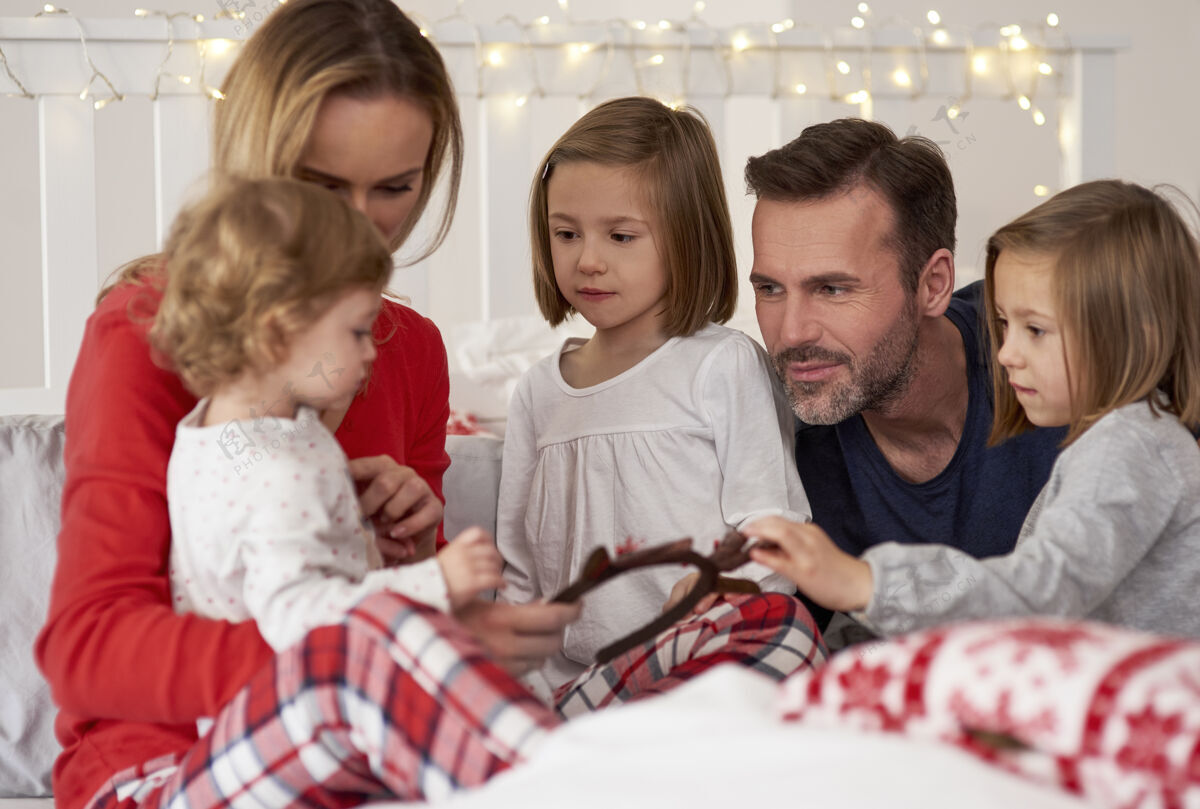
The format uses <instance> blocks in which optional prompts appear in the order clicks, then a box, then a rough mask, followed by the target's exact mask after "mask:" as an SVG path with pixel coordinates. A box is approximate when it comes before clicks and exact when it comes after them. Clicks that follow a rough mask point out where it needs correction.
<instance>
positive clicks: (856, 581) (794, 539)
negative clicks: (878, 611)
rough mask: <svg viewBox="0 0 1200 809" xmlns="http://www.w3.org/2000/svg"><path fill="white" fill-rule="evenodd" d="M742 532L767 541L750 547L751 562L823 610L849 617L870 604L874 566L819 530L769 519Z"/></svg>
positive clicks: (782, 520) (781, 520) (779, 518)
mask: <svg viewBox="0 0 1200 809" xmlns="http://www.w3.org/2000/svg"><path fill="white" fill-rule="evenodd" d="M742 533H744V534H746V535H747V536H750V537H756V538H758V539H760V540H767V541H768V542H767V543H759V544H756V545H754V546H751V549H750V558H751V559H752V560H754V561H755V562H758V563H759V564H761V565H765V566H767V567H769V568H771V570H774V571H775V572H776V573H781V574H783V575H784V576H787V577H788V578H789V579H791V580H792V581H793V582H795V583H796V586H797V587H799V588H800V589H801V590H802V591H803V592H804V593H805V594H806V595H807V596H808V597H809V598H811V599H812V600H813V601H815V602H817V603H818V604H820V605H821V606H823V607H827V608H829V609H832V610H841V611H843V612H850V611H852V610H861V609H865V608H866V606H867V604H869V603H870V601H871V592H872V589H873V587H874V577H873V576H872V575H871V566H870V565H868V564H867V563H866V562H864V561H862V560H861V559H856V558H855V557H853V556H851V555H850V554H848V553H846V552H845V551H843V550H842V549H841V548H839V547H838V546H837V545H835V544H834V543H833V540H831V539H830V538H829V535H828V534H826V533H825V532H824V531H822V530H821V529H820V528H818V527H817V526H816V525H813V524H812V523H797V522H792V521H791V520H785V519H783V518H782V517H765V518H763V519H761V520H755V521H754V522H752V523H750V524H749V525H747V526H746V527H745V529H744V530H743V531H742Z"/></svg>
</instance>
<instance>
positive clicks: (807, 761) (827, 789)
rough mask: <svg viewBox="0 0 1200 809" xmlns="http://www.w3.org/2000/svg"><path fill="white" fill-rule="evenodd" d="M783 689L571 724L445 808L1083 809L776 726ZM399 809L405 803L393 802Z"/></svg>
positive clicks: (688, 692) (642, 708)
mask: <svg viewBox="0 0 1200 809" xmlns="http://www.w3.org/2000/svg"><path fill="white" fill-rule="evenodd" d="M774 693H775V687H774V685H773V684H771V683H770V682H768V681H766V680H765V679H764V678H762V677H760V676H758V675H756V674H754V673H752V672H749V671H747V670H745V669H742V668H740V667H737V666H733V665H728V666H722V667H720V668H717V669H715V670H713V671H712V672H710V673H708V674H707V675H705V676H703V677H700V678H697V679H696V680H695V681H693V682H692V683H689V684H688V685H686V686H684V687H682V688H679V689H678V690H676V691H674V692H672V693H670V694H668V695H665V696H662V697H657V698H654V699H650V700H647V701H645V702H642V703H639V704H634V705H630V706H627V707H624V708H617V709H611V710H608V711H604V712H601V713H598V714H595V715H593V716H588V717H584V718H581V719H577V720H574V721H572V722H571V723H570V724H569V725H567V726H566V727H564V728H563V729H561V730H560V731H558V732H556V733H555V734H554V735H553V736H551V737H550V739H549V740H548V741H547V742H546V744H545V746H544V747H543V748H541V749H540V750H539V751H538V752H537V753H536V755H535V756H534V757H533V760H532V761H530V762H528V763H527V764H526V765H524V766H522V767H519V768H516V769H514V770H511V771H509V772H506V773H503V774H501V775H499V776H497V777H496V778H495V779H493V780H492V781H491V782H490V783H489V784H488V785H487V786H486V787H484V788H481V789H478V790H475V791H473V792H468V793H461V794H459V795H457V796H455V797H453V798H451V799H449V800H447V801H444V802H441V803H437V804H435V805H437V806H441V807H446V809H485V808H486V809H493V808H494V807H507V806H513V807H522V809H534V808H535V807H543V806H544V807H555V808H556V809H558V807H564V806H569V807H571V809H584V808H586V807H597V809H599V808H600V807H603V808H604V809H613V807H625V806H630V805H636V806H653V807H675V806H679V807H688V808H689V809H692V808H693V807H707V806H711V807H722V809H725V808H726V807H745V806H764V807H767V806H780V805H783V803H782V802H783V801H787V802H788V805H794V806H821V807H826V806H828V807H838V809H857V807H862V809H879V807H888V809H903V808H904V807H912V809H942V807H944V808H945V809H961V807H972V809H988V807H997V809H999V808H1000V807H1004V808H1005V809H1008V808H1009V807H1021V809H1072V807H1073V808H1074V809H1078V808H1079V807H1083V806H1086V805H1087V804H1085V803H1083V802H1082V801H1081V800H1079V799H1077V798H1075V797H1073V796H1070V795H1068V794H1066V793H1063V792H1059V791H1057V790H1052V789H1048V788H1045V787H1042V786H1039V785H1036V784H1033V783H1031V782H1028V781H1025V780H1023V779H1020V778H1018V777H1016V776H1013V775H1010V774H1007V773H1005V772H1002V771H1000V770H998V769H995V768H993V767H991V766H989V765H986V764H984V763H983V762H981V761H979V760H977V759H975V758H973V757H972V756H970V755H969V754H967V753H965V752H962V751H960V750H958V749H955V748H952V747H948V746H940V745H934V744H923V743H919V742H914V741H912V740H909V739H901V738H899V737H897V736H892V735H888V734H883V733H878V734H868V733H858V732H852V731H829V730H818V729H811V728H806V727H804V726H801V725H796V724H784V723H781V722H778V721H776V720H775V719H774V718H773V717H774V710H773V707H772V703H773V699H774ZM391 806H393V807H395V806H398V805H397V804H391Z"/></svg>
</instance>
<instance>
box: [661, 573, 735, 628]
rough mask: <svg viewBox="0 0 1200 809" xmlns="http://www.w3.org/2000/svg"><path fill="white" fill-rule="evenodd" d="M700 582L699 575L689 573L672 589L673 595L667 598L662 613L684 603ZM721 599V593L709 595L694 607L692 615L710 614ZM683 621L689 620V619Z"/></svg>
mask: <svg viewBox="0 0 1200 809" xmlns="http://www.w3.org/2000/svg"><path fill="white" fill-rule="evenodd" d="M698 581H700V574H699V573H689V574H687V575H686V576H684V577H683V578H682V579H680V580H679V581H677V582H675V586H674V587H672V588H671V595H669V596H667V600H666V601H665V602H664V603H663V606H662V611H663V612H666V611H667V610H669V609H671V607H674V606H675V605H676V604H678V603H679V602H680V601H682V600H683V599H684V597H685V596H686V595H687V594H688V593H690V592H691V591H692V588H693V587H695V586H696V582H698ZM720 597H721V594H720V593H708V594H707V595H705V596H704V597H703V598H701V599H700V600H699V601H697V602H696V606H694V607H692V615H703V614H704V613H706V612H708V611H709V610H710V609H712V606H713V604H716V603H717V599H718V598H720ZM683 620H687V618H684V619H683Z"/></svg>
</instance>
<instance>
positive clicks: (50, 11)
mask: <svg viewBox="0 0 1200 809" xmlns="http://www.w3.org/2000/svg"><path fill="white" fill-rule="evenodd" d="M42 11H44V12H46V13H47V14H53V13H55V12H56V11H58V9H56V8H55V7H54V6H52V5H50V4H49V3H47V4H46V5H44V6H42Z"/></svg>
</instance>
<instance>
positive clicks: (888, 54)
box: [0, 0, 1073, 195]
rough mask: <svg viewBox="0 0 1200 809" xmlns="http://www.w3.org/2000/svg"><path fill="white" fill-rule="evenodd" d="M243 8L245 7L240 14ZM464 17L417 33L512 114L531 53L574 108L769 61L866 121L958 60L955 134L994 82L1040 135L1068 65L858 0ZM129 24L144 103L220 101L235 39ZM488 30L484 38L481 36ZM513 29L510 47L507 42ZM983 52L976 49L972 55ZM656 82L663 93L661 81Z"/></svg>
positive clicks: (532, 72) (1053, 52)
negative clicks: (941, 61)
mask: <svg viewBox="0 0 1200 809" xmlns="http://www.w3.org/2000/svg"><path fill="white" fill-rule="evenodd" d="M218 2H219V3H220V5H221V6H222V9H221V11H220V12H219V13H218V14H216V15H214V16H213V17H212V19H214V20H215V19H220V18H228V19H229V20H231V21H233V23H234V30H235V32H236V34H237V36H238V37H241V38H244V37H245V36H246V35H248V33H249V30H250V28H251V27H252V25H253V24H254V23H256V22H259V21H261V19H262V16H263V14H262V12H261V11H260V10H256V11H254V12H250V11H249V10H248V9H249V8H250V7H252V6H254V3H253V2H249V0H218ZM285 2H287V0H275V4H280V3H285ZM241 4H245V7H242V5H241ZM463 5H464V0H458V2H457V4H456V6H455V10H454V13H452V14H450V15H448V16H446V17H442V18H440V19H437V20H434V21H432V22H428V23H426V22H424V21H420V20H418V22H419V23H420V24H421V33H422V34H424V35H425V36H427V37H430V38H431V39H432V40H433V41H435V42H439V36H438V34H439V33H440V32H444V31H448V30H450V29H454V28H456V27H457V30H460V31H461V30H466V31H467V32H468V34H467V36H466V37H465V39H464V38H462V37H459V38H458V39H456V40H455V41H454V42H453V43H452V44H453V45H455V46H461V45H463V44H465V45H466V46H467V47H468V48H472V49H473V51H474V69H475V72H476V90H477V94H478V95H479V96H480V97H483V96H484V95H489V94H490V93H487V91H486V88H487V87H488V86H489V81H488V80H489V75H490V74H499V73H502V72H507V73H508V74H510V82H509V84H511V74H512V73H513V71H521V70H523V71H524V74H525V75H524V85H525V89H523V90H521V91H518V92H512V93H509V94H508V95H509V97H510V98H511V101H512V103H513V105H514V106H516V107H518V108H519V107H524V106H525V105H526V104H527V103H528V102H529V99H530V98H535V97H536V98H542V97H545V96H546V95H547V87H546V81H545V79H544V78H543V73H544V69H543V68H541V67H540V66H539V54H544V53H545V52H546V51H547V50H551V51H553V50H557V51H558V53H559V56H560V58H561V59H562V60H563V64H564V65H565V66H567V67H568V68H569V67H571V66H575V67H579V66H580V65H582V63H583V62H584V61H585V60H592V62H591V64H592V67H593V68H594V70H593V75H592V78H591V80H590V81H586V82H584V81H583V80H582V79H581V81H580V84H585V85H586V86H581V87H577V88H575V92H576V93H577V95H578V96H579V97H580V98H582V99H590V98H592V97H593V96H594V95H595V94H596V93H597V91H598V90H599V88H601V87H602V85H603V83H604V82H605V81H606V80H607V79H609V78H610V77H611V76H612V75H613V73H614V72H615V70H616V68H617V67H618V60H619V59H622V58H624V59H626V60H627V64H626V65H624V66H622V68H623V69H624V70H626V71H627V73H626V75H631V76H632V79H633V83H634V85H635V90H636V92H637V93H639V94H648V95H659V96H660V97H661V95H662V93H661V92H656V91H655V89H654V88H652V87H651V85H653V84H655V82H653V81H650V79H652V78H654V77H655V76H659V75H663V73H664V71H666V69H667V68H669V67H674V69H675V71H676V74H675V75H676V84H677V85H678V92H677V93H675V94H673V97H668V98H662V100H663V101H665V102H666V103H669V104H672V105H680V104H684V103H687V99H688V95H689V89H690V77H691V75H692V74H693V73H694V72H695V69H696V66H697V63H696V61H695V60H697V59H708V60H711V61H710V63H709V64H708V66H707V69H708V70H709V71H710V75H712V74H715V75H717V76H719V77H721V82H722V83H723V86H721V87H720V90H719V94H721V95H724V96H726V97H728V96H730V95H732V94H734V92H735V80H734V74H735V68H737V67H739V66H740V65H741V64H742V63H743V62H744V61H745V60H747V59H750V58H764V57H765V58H766V59H767V60H769V61H768V65H769V68H768V69H769V70H770V72H771V83H770V85H769V88H768V89H769V94H770V96H771V97H772V98H781V97H786V96H789V95H790V96H793V97H806V96H807V97H810V98H821V97H824V98H828V99H829V100H832V101H838V102H842V103H846V104H852V105H859V107H860V114H863V115H865V116H866V117H870V115H871V109H872V108H871V106H870V105H871V104H872V102H873V101H874V100H876V98H910V99H914V100H915V99H919V98H922V97H924V96H926V95H928V94H930V93H931V92H932V91H931V90H930V86H931V75H930V73H931V71H930V60H931V58H932V57H934V56H938V55H945V54H954V55H955V56H957V55H958V54H961V65H962V75H961V78H959V79H958V85H959V86H958V88H957V89H956V90H955V92H954V93H953V94H952V96H953V97H952V98H951V99H950V101H951V103H949V104H947V105H945V109H944V113H941V114H944V116H945V118H946V119H947V120H948V121H950V122H952V121H954V120H955V119H957V118H958V117H959V116H960V115H962V114H963V106H964V105H965V104H966V103H967V102H968V101H969V100H970V99H971V98H972V97H973V94H974V93H975V88H976V83H977V80H979V79H980V78H981V77H985V76H987V77H989V80H990V81H991V82H992V83H993V86H995V83H996V82H997V81H999V84H1000V86H1001V88H1002V90H1001V92H1000V96H1001V97H1002V98H1006V99H1008V100H1010V101H1012V102H1013V103H1015V104H1016V105H1017V106H1018V107H1019V108H1020V109H1021V110H1023V111H1025V112H1027V113H1028V114H1029V117H1030V120H1031V121H1032V123H1033V124H1034V125H1035V126H1039V127H1040V126H1044V125H1045V124H1046V121H1047V116H1046V114H1045V112H1044V111H1043V110H1042V108H1041V107H1040V106H1039V104H1038V103H1037V98H1038V96H1039V89H1040V88H1041V85H1042V84H1043V83H1044V82H1046V81H1054V80H1059V79H1060V77H1061V75H1062V69H1061V68H1060V67H1059V66H1058V65H1056V62H1058V61H1060V60H1062V59H1065V58H1068V57H1069V56H1070V55H1071V54H1072V53H1073V49H1072V46H1071V43H1070V41H1069V39H1068V37H1067V36H1066V34H1065V33H1064V32H1063V31H1062V28H1061V25H1060V20H1059V17H1058V15H1057V14H1056V13H1053V12H1050V13H1047V14H1046V15H1045V17H1044V18H1043V19H1041V20H1039V21H1037V22H1036V23H1032V24H1030V23H1020V24H1017V23H1006V24H1003V25H1000V24H988V25H982V26H978V27H975V28H968V27H966V26H956V25H952V24H950V23H949V22H947V21H945V20H943V19H942V16H941V14H940V13H939V12H938V11H937V10H935V9H930V10H929V11H928V12H927V13H926V14H925V17H924V19H923V20H921V21H920V22H918V23H913V22H911V21H908V20H905V19H902V18H899V17H894V16H893V17H886V18H877V17H876V15H875V12H874V9H873V8H872V7H871V6H870V4H869V3H867V2H859V3H857V4H856V6H855V7H854V13H853V15H852V16H850V18H849V20H848V23H849V29H843V30H837V31H833V30H827V29H822V28H819V27H817V26H815V25H812V24H808V23H798V22H797V21H795V20H793V19H790V18H789V19H784V20H779V21H776V22H772V23H757V24H745V25H737V26H731V27H724V28H720V29H718V28H716V27H714V26H712V25H710V24H709V23H708V22H707V21H706V20H705V18H704V12H705V3H704V2H703V0H700V1H698V2H695V3H694V4H693V6H692V9H691V14H690V16H689V17H688V18H687V19H682V20H671V19H659V20H657V21H655V20H646V19H609V20H598V21H586V20H576V19H575V18H574V17H573V15H572V13H571V8H570V0H557V7H558V8H557V13H556V14H555V15H554V16H552V15H550V14H545V15H542V16H539V17H537V18H535V19H533V20H528V21H526V20H520V19H518V18H516V17H515V16H514V15H512V14H505V15H503V16H501V17H499V18H497V19H496V20H494V21H492V22H490V23H487V24H484V23H481V22H480V21H478V20H477V19H474V18H473V17H472V16H471V15H469V14H467V13H465V11H464V10H463ZM251 13H253V14H254V15H255V16H254V17H253V18H250V17H248V15H249V14H251ZM134 14H135V15H136V16H137V17H156V18H161V20H162V21H163V24H164V30H165V40H164V44H163V48H164V50H163V55H162V58H161V60H160V61H159V62H158V64H157V67H156V68H155V73H154V75H153V81H152V84H151V89H150V91H149V93H148V96H149V98H150V99H152V100H153V99H157V98H159V96H160V94H161V93H162V92H163V91H164V87H165V86H166V85H164V82H168V83H170V84H171V85H173V86H171V90H170V92H172V93H173V94H178V93H181V92H183V93H186V92H188V90H186V89H185V88H191V89H192V90H193V91H195V92H197V93H199V94H201V95H203V96H205V97H207V98H209V99H211V100H212V101H214V102H219V101H220V100H221V99H222V98H223V96H222V94H221V91H220V90H219V89H218V88H217V87H214V86H212V85H210V84H209V82H208V81H207V78H206V71H207V69H208V67H209V66H210V64H209V63H210V58H212V57H217V56H224V55H226V54H227V53H228V52H229V51H230V50H231V49H233V48H236V47H237V46H238V45H239V44H240V41H239V40H237V39H226V38H213V37H211V36H205V33H204V31H203V30H202V26H201V24H202V23H204V22H205V21H206V20H205V16H204V15H202V14H192V13H187V12H166V11H160V10H152V9H141V8H140V9H137V10H136V11H135V12H134ZM33 16H34V17H35V18H38V17H60V18H65V19H69V20H71V21H73V23H74V26H75V29H76V31H77V33H78V39H79V44H80V48H81V55H82V58H83V61H84V63H85V64H86V67H87V69H88V71H90V72H89V74H88V78H87V81H86V83H85V84H84V86H83V87H82V89H81V90H80V92H79V94H78V95H79V98H80V99H81V100H83V101H87V100H90V101H91V102H92V105H93V107H94V108H95V109H96V110H100V109H103V108H104V107H106V106H108V105H109V104H111V103H114V102H119V101H122V100H124V99H125V98H126V96H127V93H126V92H124V91H122V90H120V89H118V87H117V86H116V84H115V83H114V81H113V80H111V79H110V77H109V76H108V75H107V74H106V73H105V72H104V70H102V69H101V68H100V67H98V66H97V64H96V63H95V61H94V60H93V58H92V54H91V52H90V51H89V47H88V46H89V37H88V34H87V31H86V30H85V26H84V22H83V21H81V20H80V19H79V18H77V17H76V16H75V15H74V14H72V13H71V12H70V11H69V10H68V9H65V8H62V7H59V6H55V5H53V4H50V3H47V4H45V5H44V6H43V7H42V9H41V10H40V11H38V12H37V13H36V14H34V15H33ZM179 23H182V26H181V27H182V28H184V29H187V28H188V26H189V24H190V25H191V28H190V30H188V32H187V34H186V35H183V34H180V33H179V31H178V30H177V24H179ZM485 28H486V30H487V32H488V33H489V34H490V35H491V36H490V37H485ZM509 31H511V32H513V33H515V36H512V35H509V34H508V32H509ZM497 32H501V34H499V35H498V34H497ZM581 32H586V33H587V35H588V36H587V38H576V37H578V35H579V33H581ZM597 34H598V36H597ZM980 42H983V43H984V44H983V45H979V44H977V43H980ZM439 44H440V45H442V46H443V47H445V46H447V44H449V43H447V42H444V41H443V42H439ZM187 46H190V47H193V48H195V49H196V56H197V59H196V60H193V61H192V62H191V63H190V65H191V67H192V70H190V71H187V72H183V71H178V70H173V69H170V65H171V63H172V61H173V58H174V57H175V55H176V53H177V50H179V49H181V48H182V47H187ZM800 55H803V56H807V57H814V56H815V57H816V60H817V66H816V67H813V66H812V65H811V59H810V65H809V67H808V69H807V72H806V73H805V74H804V75H797V74H796V73H797V71H796V69H795V67H794V65H793V66H791V68H790V69H788V70H785V60H787V59H790V58H793V57H796V56H800ZM879 57H882V58H883V61H888V59H890V60H891V62H892V66H891V67H890V68H889V69H888V70H887V72H886V74H884V75H883V76H882V78H881V77H880V76H877V75H874V73H875V71H874V70H873V68H876V67H877V66H878V63H879ZM596 60H598V62H599V64H598V65H597V64H596ZM197 63H198V67H196V64H197ZM522 66H523V67H522ZM702 67H703V66H702ZM0 69H2V72H3V75H2V76H0V91H2V92H0V95H3V96H8V97H20V98H27V99H35V98H39V97H41V96H44V95H52V94H61V93H39V92H31V91H30V90H29V89H28V87H27V85H28V82H27V81H22V79H21V78H20V76H19V75H18V72H17V70H16V69H15V68H14V65H13V64H11V63H10V61H9V58H8V56H7V55H6V54H5V52H4V48H3V42H0ZM942 73H943V74H944V73H945V71H944V70H943V71H942ZM581 76H582V71H581ZM4 77H7V83H8V84H9V85H11V87H9V88H5V87H4V86H3V85H4V83H5V82H4ZM554 78H555V79H556V80H559V79H561V75H559V74H556V75H555V76H554ZM658 84H660V85H661V82H658ZM822 84H823V85H824V87H823V88H822ZM847 84H848V86H847ZM856 84H857V86H855V85H856ZM1058 89H1061V88H1056V91H1055V92H1054V93H1053V95H1052V98H1054V99H1057V98H1058V96H1059V93H1058V92H1057V90H1058ZM705 92H706V93H709V94H711V93H712V90H711V88H707V87H706V89H705ZM1035 193H1037V194H1038V195H1044V194H1045V193H1048V189H1046V188H1045V187H1043V186H1039V187H1038V189H1036V190H1035Z"/></svg>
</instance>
